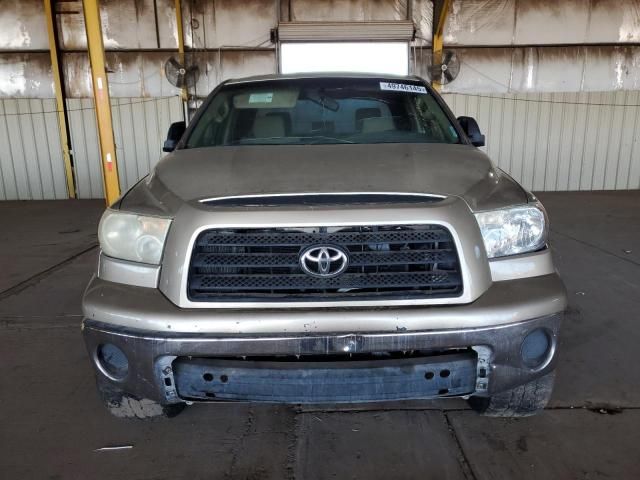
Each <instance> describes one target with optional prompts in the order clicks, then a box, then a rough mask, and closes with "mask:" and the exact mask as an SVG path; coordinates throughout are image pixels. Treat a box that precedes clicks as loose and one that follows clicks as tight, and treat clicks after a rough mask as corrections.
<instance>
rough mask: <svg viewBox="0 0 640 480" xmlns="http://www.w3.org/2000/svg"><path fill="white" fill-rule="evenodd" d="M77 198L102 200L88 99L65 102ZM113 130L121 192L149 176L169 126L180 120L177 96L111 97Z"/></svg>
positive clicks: (95, 136)
mask: <svg viewBox="0 0 640 480" xmlns="http://www.w3.org/2000/svg"><path fill="white" fill-rule="evenodd" d="M67 108H68V109H69V123H70V128H71V143H72V146H73V153H74V160H75V166H76V168H75V171H76V182H77V186H78V198H104V194H103V184H102V172H101V169H100V150H99V147H98V138H97V130H96V122H95V110H94V108H93V100H92V99H88V98H87V99H75V98H74V99H68V100H67ZM111 109H112V112H113V131H114V136H115V142H116V156H117V158H118V174H119V180H120V186H121V189H122V191H126V190H128V189H129V188H130V187H132V186H133V185H134V184H135V183H136V182H137V181H138V180H139V179H141V178H142V177H144V176H145V175H147V174H148V173H149V171H150V170H151V169H152V168H153V167H154V166H155V164H156V163H157V162H158V160H159V159H160V158H161V157H162V152H161V147H162V142H163V140H164V138H165V136H166V133H167V130H168V128H169V125H170V124H171V123H172V122H176V121H179V120H182V119H183V113H182V104H181V101H180V98H179V97H178V96H174V97H167V98H139V97H138V98H112V100H111Z"/></svg>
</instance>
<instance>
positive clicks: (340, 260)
mask: <svg viewBox="0 0 640 480" xmlns="http://www.w3.org/2000/svg"><path fill="white" fill-rule="evenodd" d="M347 266H349V257H348V256H347V253H346V252H345V251H344V250H343V249H341V248H339V247H331V246H328V245H317V246H313V247H309V248H307V249H305V250H304V251H303V252H302V253H301V254H300V267H302V270H303V271H304V272H305V273H307V274H309V275H312V276H314V277H322V278H331V277H337V276H338V275H340V274H341V273H343V272H344V271H345V270H346V269H347Z"/></svg>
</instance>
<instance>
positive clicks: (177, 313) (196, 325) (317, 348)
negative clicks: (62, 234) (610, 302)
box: [83, 274, 566, 404]
mask: <svg viewBox="0 0 640 480" xmlns="http://www.w3.org/2000/svg"><path fill="white" fill-rule="evenodd" d="M565 307H566V293H565V290H564V286H563V284H562V281H561V280H560V279H559V277H558V276H557V275H555V274H552V275H542V276H538V277H530V278H524V279H519V280H509V281H501V282H494V283H493V284H492V286H491V287H490V288H489V289H488V290H487V291H486V292H485V293H484V294H483V295H482V296H481V297H480V298H478V299H477V300H476V301H474V302H472V303H469V304H461V305H446V306H421V307H417V306H416V307H388V308H369V309H365V308H357V309H356V308H351V309H349V308H342V309H338V308H324V309H321V308H316V309H264V310H229V309H223V310H216V309H211V310H203V309H181V308H178V307H177V306H175V305H174V304H173V303H171V302H170V301H169V300H167V299H166V298H165V297H164V296H163V295H162V293H160V292H159V291H158V290H157V289H153V288H143V287H134V286H131V285H122V284H118V283H113V282H108V281H104V280H101V279H97V278H94V279H93V280H92V282H91V283H90V285H89V287H88V288H87V291H86V293H85V297H84V299H83V308H84V316H85V319H84V321H83V332H84V338H85V341H86V345H87V349H88V352H89V355H90V357H91V359H92V361H93V364H94V367H95V368H96V371H97V374H98V379H99V381H100V382H108V383H110V384H111V386H112V387H115V388H117V389H120V390H122V391H123V392H125V393H128V394H131V395H133V396H136V397H138V398H141V399H143V398H148V399H151V400H154V401H156V402H159V403H162V404H169V403H176V402H181V401H187V400H210V399H215V400H220V399H224V400H249V401H278V402H293V403H302V402H339V401H345V402H360V401H375V400H388V399H411V398H429V397H435V396H442V395H480V396H487V395H491V394H493V393H498V392H501V391H504V390H508V389H510V388H513V387H515V386H518V385H521V384H524V383H527V382H529V381H531V380H533V379H535V378H536V377H539V376H542V375H544V374H546V373H548V372H550V371H551V370H553V368H554V366H555V346H556V344H557V338H558V331H559V327H560V323H561V318H562V312H563V311H564V309H565ZM539 328H541V329H544V330H545V331H546V333H547V335H548V338H549V339H550V340H551V347H550V349H549V352H548V353H549V354H548V357H547V358H545V360H544V362H542V363H541V364H540V365H539V367H537V368H533V369H532V368H528V367H526V366H525V365H524V364H523V363H522V361H521V346H522V341H523V339H524V338H525V336H526V335H527V334H528V333H530V332H531V331H533V330H535V329H539ZM104 344H113V345H116V346H117V347H119V348H120V349H121V350H122V351H123V352H124V353H125V355H126V357H127V359H128V362H129V371H128V373H127V375H126V376H124V378H119V379H117V378H114V377H113V376H110V375H109V374H108V372H107V371H106V370H105V369H104V368H101V366H100V364H99V362H98V361H97V351H98V347H99V346H100V345H104ZM406 352H419V353H418V354H417V355H413V356H412V354H411V353H410V354H409V355H407V353H406ZM389 353H391V355H389ZM380 354H382V355H383V356H384V355H387V356H388V357H391V358H396V359H397V358H400V360H386V359H385V360H379V359H378V358H379V355H380ZM453 354H455V355H463V358H462V359H459V358H457V359H455V361H453V360H452V359H453V357H452V355H453ZM280 356H285V357H286V359H285V361H283V359H282V358H280ZM311 356H313V357H311ZM329 356H335V357H333V358H332V360H335V361H331V362H327V361H322V360H327V359H328V358H329ZM246 357H249V358H248V359H247V358H246ZM251 357H260V358H259V359H257V360H259V361H258V362H256V361H255V360H256V359H255V358H251ZM363 357H366V361H363V360H362V358H363ZM356 359H357V360H358V361H356ZM318 360H321V361H318ZM274 361H275V362H276V363H275V364H274V363H273V362H274ZM306 362H310V363H306ZM445 370H446V371H448V372H449V374H448V375H440V373H441V372H443V371H445ZM429 372H432V373H434V376H433V377H432V378H431V380H432V381H427V380H429V379H428V378H427V377H428V375H429ZM206 374H210V375H209V376H207V377H205V375H206ZM207 378H208V380H207ZM224 379H226V381H224ZM434 379H435V381H433V380H434ZM320 384H322V385H324V387H323V388H318V385H320ZM356 384H357V386H356ZM394 385H395V386H394ZM398 385H402V386H403V387H402V388H398Z"/></svg>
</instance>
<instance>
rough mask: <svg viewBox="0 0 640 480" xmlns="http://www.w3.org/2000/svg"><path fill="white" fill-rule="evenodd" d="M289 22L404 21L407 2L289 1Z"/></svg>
mask: <svg viewBox="0 0 640 480" xmlns="http://www.w3.org/2000/svg"><path fill="white" fill-rule="evenodd" d="M290 9H291V12H290V13H291V20H292V21H297V22H308V21H312V22H313V21H315V22H325V21H335V22H356V21H371V20H405V19H406V18H407V0H291V2H290Z"/></svg>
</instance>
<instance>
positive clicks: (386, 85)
mask: <svg viewBox="0 0 640 480" xmlns="http://www.w3.org/2000/svg"><path fill="white" fill-rule="evenodd" d="M380 90H391V91H394V92H411V93H427V89H426V88H425V87H423V86H422V85H411V84H409V83H391V82H380Z"/></svg>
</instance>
